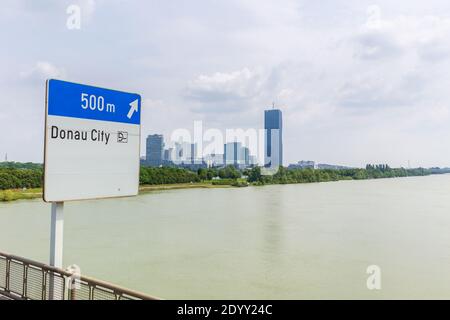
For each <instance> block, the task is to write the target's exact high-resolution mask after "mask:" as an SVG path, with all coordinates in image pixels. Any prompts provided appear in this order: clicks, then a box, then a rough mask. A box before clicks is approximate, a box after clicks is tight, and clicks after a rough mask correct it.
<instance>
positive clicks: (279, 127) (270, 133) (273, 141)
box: [264, 109, 283, 168]
mask: <svg viewBox="0 0 450 320" xmlns="http://www.w3.org/2000/svg"><path fill="white" fill-rule="evenodd" d="M264 129H265V135H264V136H265V152H264V164H265V166H266V167H270V168H278V167H279V166H282V165H283V120H282V114H281V110H278V109H271V110H266V111H264Z"/></svg>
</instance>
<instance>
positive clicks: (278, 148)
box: [165, 121, 282, 175]
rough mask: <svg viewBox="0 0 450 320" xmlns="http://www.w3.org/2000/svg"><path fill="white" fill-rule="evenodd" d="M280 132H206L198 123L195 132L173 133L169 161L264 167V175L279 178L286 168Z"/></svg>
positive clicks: (169, 141) (169, 146) (167, 150)
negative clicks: (277, 173)
mask: <svg viewBox="0 0 450 320" xmlns="http://www.w3.org/2000/svg"><path fill="white" fill-rule="evenodd" d="M281 135H282V132H281V130H280V129H255V128H247V129H243V128H228V129H225V130H219V129H217V128H208V129H206V130H205V129H204V126H203V122H202V121H194V123H193V130H192V131H191V130H188V129H186V128H178V129H175V130H174V131H172V133H171V134H170V137H169V140H168V141H167V144H166V146H168V149H166V150H165V152H167V154H166V159H167V160H170V161H171V162H173V163H174V164H185V163H189V164H202V163H205V162H206V163H207V164H208V165H211V166H214V165H225V166H226V165H237V166H252V165H253V166H256V165H257V166H261V167H262V172H261V173H262V174H263V175H273V174H275V173H276V172H277V171H278V169H279V167H280V166H281V165H282V136H281Z"/></svg>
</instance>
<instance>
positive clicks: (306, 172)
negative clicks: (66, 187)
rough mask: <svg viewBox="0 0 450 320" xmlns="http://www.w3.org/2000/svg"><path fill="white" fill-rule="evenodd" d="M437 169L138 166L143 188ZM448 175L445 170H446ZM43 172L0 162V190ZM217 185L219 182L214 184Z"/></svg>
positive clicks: (31, 181)
mask: <svg viewBox="0 0 450 320" xmlns="http://www.w3.org/2000/svg"><path fill="white" fill-rule="evenodd" d="M437 169H439V168H432V169H423V168H418V169H405V168H390V167H389V166H388V165H367V166H366V168H365V169H359V168H355V169H341V170H332V169H287V168H284V167H280V168H279V170H278V171H277V172H276V173H275V174H274V175H263V174H262V172H261V168H260V167H254V168H250V169H245V170H238V169H236V168H235V167H234V166H227V167H225V168H220V169H218V168H201V169H198V170H197V171H191V170H188V169H183V168H174V167H161V168H154V167H141V170H140V177H139V182H140V184H142V185H145V184H147V185H160V184H177V183H191V182H192V183H195V182H201V181H211V180H213V178H216V177H219V178H220V179H223V180H225V181H230V184H232V183H231V182H232V181H234V182H236V181H237V180H238V179H240V178H241V177H243V176H245V177H247V181H248V182H250V183H252V184H256V185H262V184H288V183H312V182H326V181H338V180H364V179H379V178H394V177H408V176H423V175H429V174H436V173H445V172H444V171H442V170H445V169H439V170H437ZM447 172H448V171H447ZM42 175H43V169H42V165H40V164H32V163H23V164H21V163H8V162H3V163H0V190H6V189H23V188H39V187H42V181H43V179H42ZM216 184H218V183H216Z"/></svg>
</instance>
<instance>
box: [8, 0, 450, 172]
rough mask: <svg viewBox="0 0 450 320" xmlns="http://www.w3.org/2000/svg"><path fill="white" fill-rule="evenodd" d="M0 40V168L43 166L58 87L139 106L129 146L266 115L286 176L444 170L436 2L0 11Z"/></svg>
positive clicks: (19, 2)
mask: <svg viewBox="0 0 450 320" xmlns="http://www.w3.org/2000/svg"><path fill="white" fill-rule="evenodd" d="M70 5H78V6H79V7H80V8H81V24H80V29H68V28H67V25H66V23H67V19H68V18H69V14H68V13H67V12H66V10H67V8H68V7H69V6H70ZM0 40H1V45H0V95H1V97H2V99H1V100H0V159H3V158H4V155H5V154H6V153H7V154H8V159H9V160H14V161H34V162H42V161H43V140H44V137H43V136H44V95H45V80H46V79H48V78H58V79H63V80H67V81H72V82H79V83H86V84H90V85H98V86H101V87H106V88H113V89H117V90H122V91H131V92H137V93H140V94H141V96H142V98H143V104H142V117H143V118H142V135H143V137H142V139H144V138H145V136H146V135H147V134H153V133H162V134H164V136H165V138H166V139H168V137H170V135H171V133H172V132H173V131H174V130H176V129H179V128H186V129H188V130H192V129H193V123H194V121H202V122H203V127H204V128H218V129H220V130H225V129H227V128H244V129H247V128H256V129H258V128H262V126H263V117H264V110H265V109H268V108H270V107H271V105H272V102H275V105H276V107H277V108H280V109H281V110H282V111H283V120H284V122H283V126H284V132H283V138H284V159H285V165H286V164H288V163H294V162H297V161H299V160H315V161H316V162H319V163H332V164H342V165H349V166H365V164H366V163H388V164H389V165H391V166H405V167H406V166H408V161H409V163H410V165H411V166H414V167H416V166H424V167H430V166H442V167H444V166H450V144H449V143H448V141H450V125H449V122H450V103H449V101H450V72H449V71H450V2H449V1H446V0H428V1H416V0H408V1H406V0H396V1H391V0H390V1H384V0H383V1H375V2H374V1H365V0H345V1H344V0H332V1H331V0H321V1H312V0H311V1H301V0H297V1H294V0H277V1H268V0H208V1H206V0H204V1H195V0H191V1H182V0H180V1H171V0H168V1H137V0H131V1H130V0H128V1H123V0H103V1H102V0H80V1H76V0H70V1H64V0H47V1H46V0H42V1H35V0H3V1H2V5H1V9H0ZM143 141H144V140H143ZM144 152H145V150H141V153H142V154H144Z"/></svg>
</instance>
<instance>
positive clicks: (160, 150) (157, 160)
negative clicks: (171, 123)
mask: <svg viewBox="0 0 450 320" xmlns="http://www.w3.org/2000/svg"><path fill="white" fill-rule="evenodd" d="M146 147H147V152H146V155H147V165H149V166H151V167H159V166H160V165H162V163H163V155H164V138H163V136H162V135H161V134H151V135H149V136H148V137H147V146H146Z"/></svg>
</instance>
